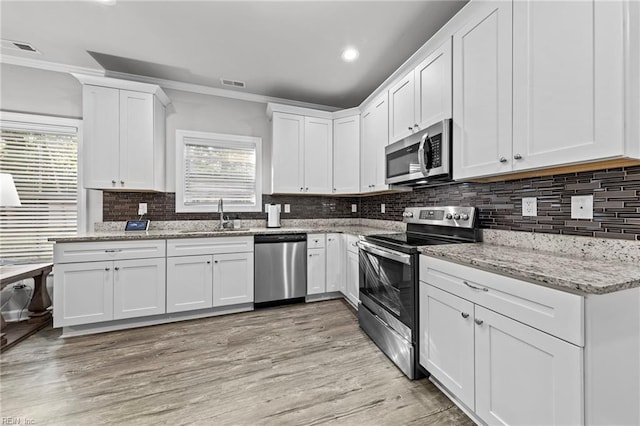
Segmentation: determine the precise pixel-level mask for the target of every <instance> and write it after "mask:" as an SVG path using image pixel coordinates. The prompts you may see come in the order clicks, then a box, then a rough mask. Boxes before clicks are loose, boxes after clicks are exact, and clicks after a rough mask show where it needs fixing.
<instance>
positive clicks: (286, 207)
mask: <svg viewBox="0 0 640 426" xmlns="http://www.w3.org/2000/svg"><path fill="white" fill-rule="evenodd" d="M284 212H285V213H291V204H285V205H284Z"/></svg>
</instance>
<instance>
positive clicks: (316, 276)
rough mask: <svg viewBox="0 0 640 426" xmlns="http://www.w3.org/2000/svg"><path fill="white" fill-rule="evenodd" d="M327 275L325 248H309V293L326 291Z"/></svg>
mask: <svg viewBox="0 0 640 426" xmlns="http://www.w3.org/2000/svg"><path fill="white" fill-rule="evenodd" d="M326 277H327V274H326V253H325V249H324V248H314V249H307V294H322V293H326V279H327V278H326Z"/></svg>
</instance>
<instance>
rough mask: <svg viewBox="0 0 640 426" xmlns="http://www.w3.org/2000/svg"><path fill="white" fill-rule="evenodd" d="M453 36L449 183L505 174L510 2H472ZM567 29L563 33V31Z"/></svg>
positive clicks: (507, 166) (508, 130)
mask: <svg viewBox="0 0 640 426" xmlns="http://www.w3.org/2000/svg"><path fill="white" fill-rule="evenodd" d="M469 7H470V8H471V9H474V10H475V15H474V16H473V18H471V19H470V20H469V22H467V23H466V24H465V25H464V26H463V27H462V28H461V29H460V30H458V32H456V33H455V34H454V35H453V138H454V139H453V140H454V143H453V178H454V179H463V178H470V177H476V176H484V175H491V174H498V173H504V172H509V171H511V165H512V161H511V112H512V111H511V93H512V90H511V77H512V74H511V58H512V55H511V40H512V35H511V2H478V3H476V2H473V3H470V4H469ZM567 28H568V27H567Z"/></svg>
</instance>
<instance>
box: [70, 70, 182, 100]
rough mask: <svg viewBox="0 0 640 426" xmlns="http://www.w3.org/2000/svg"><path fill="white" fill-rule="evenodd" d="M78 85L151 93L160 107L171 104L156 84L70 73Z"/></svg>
mask: <svg viewBox="0 0 640 426" xmlns="http://www.w3.org/2000/svg"><path fill="white" fill-rule="evenodd" d="M71 75H72V76H74V77H75V78H76V79H77V80H78V81H79V82H80V83H82V84H83V85H84V84H90V85H93V86H102V87H114V88H118V89H124V90H133V91H136V92H143V93H151V94H153V95H155V96H156V97H157V98H158V100H159V101H160V102H162V105H164V106H167V105H169V104H170V103H171V99H169V97H168V96H167V94H166V93H164V90H162V88H161V87H160V86H158V85H157V84H149V83H141V82H139V81H131V80H122V79H119V78H111V77H97V76H95V75H86V74H78V73H75V72H72V73H71Z"/></svg>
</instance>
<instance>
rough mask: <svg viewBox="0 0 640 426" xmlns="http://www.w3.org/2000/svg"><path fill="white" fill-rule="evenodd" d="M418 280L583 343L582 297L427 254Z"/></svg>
mask: <svg viewBox="0 0 640 426" xmlns="http://www.w3.org/2000/svg"><path fill="white" fill-rule="evenodd" d="M420 281H423V282H425V283H428V284H431V285H433V286H435V287H438V288H440V289H441V290H444V291H447V292H449V293H452V294H455V295H457V296H460V297H462V298H464V299H467V300H469V301H471V302H473V303H476V304H478V305H481V306H484V307H486V308H489V309H491V310H493V311H495V312H498V313H500V314H502V315H505V316H507V317H510V318H513V319H514V320H516V321H520V322H522V323H524V324H527V325H530V326H531V327H534V328H537V329H538V330H541V331H544V332H545V333H549V334H551V335H553V336H556V337H559V338H560V339H564V340H566V341H568V342H571V343H573V344H575V345H578V346H584V298H583V297H582V296H579V295H576V294H571V293H566V292H563V291H560V290H555V289H551V288H547V287H543V286H540V285H537V284H532V283H528V282H525V281H520V280H517V279H514V278H509V277H505V276H502V275H498V274H494V273H491V272H486V271H482V270H480V269H476V268H471V267H468V266H464V265H459V264H457V263H452V262H447V261H445V260H440V259H435V258H432V257H428V256H420Z"/></svg>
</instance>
